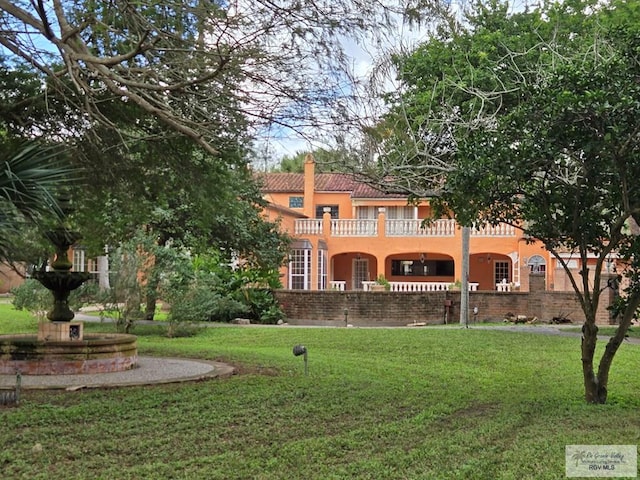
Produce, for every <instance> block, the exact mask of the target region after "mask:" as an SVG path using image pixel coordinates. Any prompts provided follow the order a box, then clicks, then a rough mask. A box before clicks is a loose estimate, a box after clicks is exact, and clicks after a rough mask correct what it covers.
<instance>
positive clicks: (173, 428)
mask: <svg viewBox="0 0 640 480" xmlns="http://www.w3.org/2000/svg"><path fill="white" fill-rule="evenodd" d="M13 314H15V316H14V317H13V318H12V319H8V317H7V310H6V309H5V307H4V306H2V305H0V332H2V333H9V332H11V333H14V332H18V331H33V330H34V329H35V327H36V323H35V322H34V321H33V320H30V319H28V318H25V317H20V318H18V316H19V312H13V313H12V315H13ZM85 328H86V329H87V330H88V331H96V330H98V329H109V328H112V327H111V326H109V325H106V324H87V325H86V326H85ZM158 328H159V327H155V326H153V327H144V328H143V327H136V330H135V331H134V333H136V334H138V335H139V336H140V337H139V347H140V353H141V354H142V355H166V356H183V357H189V358H204V359H217V360H224V361H228V362H230V363H234V364H236V365H238V367H239V371H240V374H239V375H236V376H234V377H232V378H229V379H222V380H210V381H204V382H198V383H193V384H179V385H169V386H153V387H134V388H131V387H130V388H121V389H110V390H86V391H78V392H73V393H70V392H69V393H67V392H34V391H27V392H25V393H24V395H23V402H22V404H21V406H20V407H19V408H5V409H0V425H2V427H1V428H0V441H1V444H2V449H1V450H0V478H2V479H22V478H25V479H26V478H29V479H47V480H52V479H105V480H107V479H108V480H112V479H118V480H124V479H141V480H146V479H178V480H184V479H203V480H205V479H206V480H213V479H224V480H231V479H242V480H245V479H264V480H271V479H291V478H296V479H323V480H324V479H376V480H379V479H393V480H397V479H482V480H485V479H560V478H564V472H565V454H564V452H565V445H567V444H638V443H639V440H640V417H639V416H638V408H639V407H640V395H639V393H640V375H638V365H639V364H640V347H638V346H635V345H630V344H625V345H624V346H623V347H622V349H621V351H620V352H619V354H618V357H617V358H616V360H615V362H614V366H613V369H612V375H611V380H610V403H609V404H608V405H605V406H590V405H585V404H584V402H583V400H582V385H581V372H580V353H579V339H577V338H566V337H560V336H546V335H538V334H533V333H532V334H529V333H522V334H514V333H510V332H501V331H490V330H480V329H476V330H474V329H473V328H470V329H461V328H459V327H451V328H448V329H447V328H444V329H435V328H434V329H430V328H414V329H346V328H333V329H331V328H287V327H250V328H246V327H245V328H243V327H231V326H228V327H227V326H225V327H219V328H210V329H206V330H205V331H203V332H201V333H199V334H198V336H196V337H193V338H177V339H167V338H164V337H163V336H160V335H158V334H157V332H158V331H159V330H157V329H158ZM298 343H302V344H304V345H306V346H307V348H308V351H309V376H308V377H306V376H305V375H304V365H303V360H302V358H301V357H294V356H293V355H292V352H291V350H292V347H293V346H294V345H296V344H298ZM600 347H601V348H603V345H601V346H600ZM39 446H42V451H39V449H40V447H39Z"/></svg>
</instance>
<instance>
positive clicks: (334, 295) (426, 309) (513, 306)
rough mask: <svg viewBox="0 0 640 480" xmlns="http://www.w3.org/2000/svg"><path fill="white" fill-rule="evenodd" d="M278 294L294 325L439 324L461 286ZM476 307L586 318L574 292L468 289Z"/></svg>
mask: <svg viewBox="0 0 640 480" xmlns="http://www.w3.org/2000/svg"><path fill="white" fill-rule="evenodd" d="M275 295H276V298H277V299H278V301H279V303H280V305H281V306H282V308H283V310H284V312H285V314H286V317H287V322H288V323H290V324H297V325H327V326H328V325H332V326H343V325H345V312H346V314H347V318H346V322H347V323H349V324H351V325H354V326H404V325H407V324H410V323H413V322H424V323H427V324H443V323H444V322H445V312H446V311H447V308H446V307H445V303H448V302H447V301H450V302H451V307H449V310H448V312H449V316H448V321H449V323H459V322H460V292H406V293H405V292H364V291H344V292H339V291H333V290H326V291H302V290H278V291H276V292H275ZM609 301H610V296H609V295H607V294H606V292H605V294H604V295H603V296H602V300H601V302H600V307H599V310H598V318H597V322H598V324H601V325H605V324H609V322H610V320H609V312H608V310H607V306H608V305H609ZM474 307H478V318H477V320H478V321H502V320H503V319H504V318H505V316H506V315H507V314H513V315H524V316H527V317H537V318H538V320H540V321H541V322H549V321H551V320H552V319H553V318H554V317H566V318H569V319H570V320H571V321H572V322H573V323H582V322H584V314H583V313H582V309H581V307H580V304H579V302H578V298H577V296H576V295H575V293H573V292H552V291H533V292H493V291H486V292H470V293H469V310H470V311H472V310H473V308H474ZM471 320H473V318H470V321H471Z"/></svg>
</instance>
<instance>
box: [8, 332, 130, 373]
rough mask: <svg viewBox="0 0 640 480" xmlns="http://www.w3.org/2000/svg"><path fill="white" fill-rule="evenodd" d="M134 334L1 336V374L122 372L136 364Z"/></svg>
mask: <svg viewBox="0 0 640 480" xmlns="http://www.w3.org/2000/svg"><path fill="white" fill-rule="evenodd" d="M137 361H138V349H137V345H136V336H135V335H126V334H85V335H84V336H83V338H82V339H81V340H66V341H42V340H38V336H37V335H29V334H26V335H0V374H15V373H16V372H20V373H22V374H23V375H73V374H81V373H85V374H87V373H89V374H91V373H108V372H122V371H124V370H129V369H131V368H134V367H135V366H136V363H137Z"/></svg>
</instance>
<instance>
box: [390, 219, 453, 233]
mask: <svg viewBox="0 0 640 480" xmlns="http://www.w3.org/2000/svg"><path fill="white" fill-rule="evenodd" d="M385 228H386V233H387V236H388V237H425V236H426V237H453V236H454V235H455V233H456V221H455V220H448V219H445V220H435V221H433V222H431V223H429V224H427V225H426V226H423V221H422V220H420V219H411V220H387V221H386V222H385Z"/></svg>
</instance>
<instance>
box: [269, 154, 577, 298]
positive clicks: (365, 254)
mask: <svg viewBox="0 0 640 480" xmlns="http://www.w3.org/2000/svg"><path fill="white" fill-rule="evenodd" d="M260 180H261V182H262V192H263V196H264V198H265V200H267V201H268V203H269V207H268V208H267V209H266V216H267V217H268V218H269V219H271V220H274V219H279V220H280V222H281V226H282V228H283V229H284V230H286V231H287V232H288V233H289V234H290V235H291V236H292V237H293V239H294V240H293V242H292V245H291V253H290V256H289V262H288V265H286V266H285V267H284V268H283V269H282V272H281V274H282V280H283V282H282V283H283V287H284V288H285V289H302V290H327V289H337V290H369V289H370V288H371V286H372V284H373V283H374V281H375V280H376V278H378V276H379V275H383V276H384V277H385V278H386V279H387V280H388V281H389V282H390V283H391V289H392V290H394V291H433V290H447V289H449V288H450V286H451V284H452V283H453V282H455V281H457V280H460V279H461V275H462V234H461V232H462V229H461V228H460V226H459V225H457V224H456V222H455V221H454V220H451V219H439V220H435V221H434V222H432V223H431V224H429V225H427V226H424V225H423V223H422V220H423V219H425V218H429V217H430V207H429V202H428V201H424V202H422V203H420V204H419V205H417V206H409V205H408V204H407V199H406V197H403V196H399V195H388V194H384V193H381V192H380V191H377V190H375V189H373V188H371V187H370V186H368V185H365V184H363V183H359V182H357V181H356V180H355V179H354V178H353V177H352V176H350V175H348V174H341V173H316V172H315V163H314V160H313V157H312V156H311V155H308V156H307V158H306V161H305V164H304V173H264V174H261V175H260ZM527 240H528V239H527V238H526V237H525V236H524V235H523V233H522V231H521V230H520V229H518V228H515V227H513V226H510V225H506V224H503V225H498V226H495V227H491V226H487V227H483V228H480V229H472V230H471V238H470V257H469V284H470V289H472V290H499V291H509V290H512V289H520V290H523V291H528V289H529V273H530V272H532V271H533V272H537V273H541V274H544V277H545V284H546V288H547V289H548V290H570V289H571V288H570V284H569V283H568V281H567V279H566V276H565V274H564V272H563V271H562V270H561V269H559V268H556V261H555V259H554V258H553V257H552V256H551V255H550V254H549V252H547V251H546V250H545V249H544V247H543V246H542V244H541V243H539V242H531V241H527ZM575 267H576V269H577V268H578V265H576V266H575ZM556 284H557V285H556Z"/></svg>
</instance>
